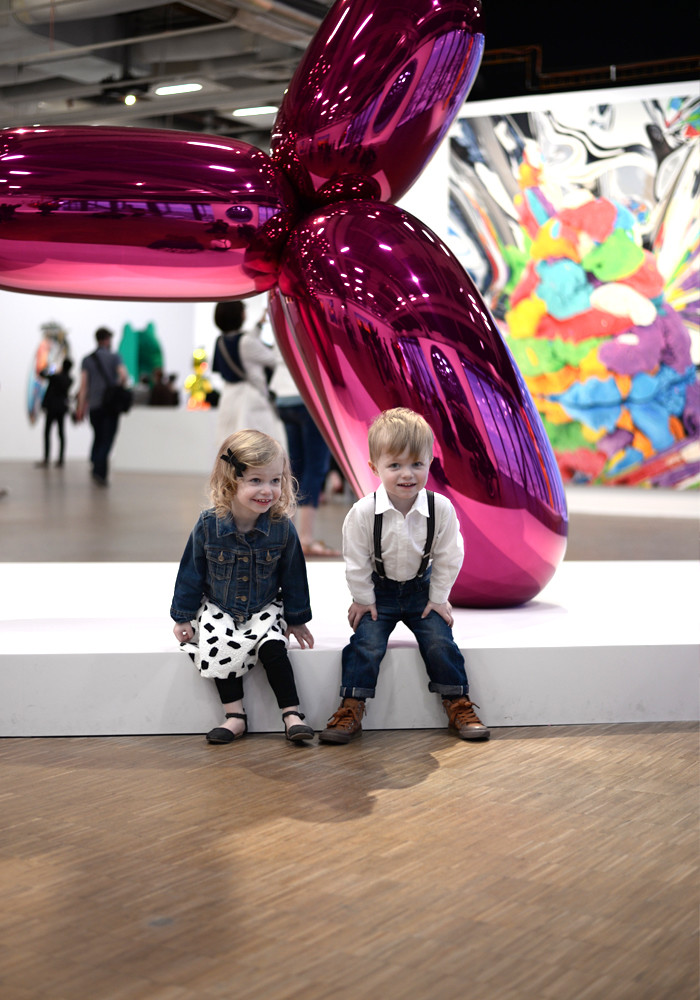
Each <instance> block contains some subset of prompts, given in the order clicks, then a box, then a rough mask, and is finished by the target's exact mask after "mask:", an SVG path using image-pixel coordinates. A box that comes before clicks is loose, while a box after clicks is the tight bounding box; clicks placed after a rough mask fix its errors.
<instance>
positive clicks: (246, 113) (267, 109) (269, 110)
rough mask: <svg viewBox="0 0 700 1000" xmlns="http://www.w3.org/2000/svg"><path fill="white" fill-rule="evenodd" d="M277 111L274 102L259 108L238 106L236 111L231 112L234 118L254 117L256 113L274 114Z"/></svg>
mask: <svg viewBox="0 0 700 1000" xmlns="http://www.w3.org/2000/svg"><path fill="white" fill-rule="evenodd" d="M278 111H279V108H277V107H276V106H275V105H274V104H266V105H265V106H264V107H261V108H238V110H237V111H232V112H231V114H232V115H233V117H234V118H256V117H257V116H258V115H276V114H277V112H278Z"/></svg>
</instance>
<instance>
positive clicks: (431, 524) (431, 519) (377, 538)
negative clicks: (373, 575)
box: [374, 490, 435, 577]
mask: <svg viewBox="0 0 700 1000" xmlns="http://www.w3.org/2000/svg"><path fill="white" fill-rule="evenodd" d="M425 492H426V494H427V497H428V530H427V532H426V536H425V547H424V549H423V558H422V560H421V564H420V569H419V570H418V572H417V573H416V576H423V574H424V573H425V571H426V569H427V568H428V563H429V562H430V550H431V549H432V547H433V538H434V537H435V494H434V493H433V491H432V490H426V491H425ZM376 496H377V494H376V493H375V498H376ZM383 516H384V515H383V514H377V513H376V512H375V515H374V562H375V568H376V570H377V573H378V574H379V576H384V577H385V576H386V573H385V572H384V560H383V559H382V519H383Z"/></svg>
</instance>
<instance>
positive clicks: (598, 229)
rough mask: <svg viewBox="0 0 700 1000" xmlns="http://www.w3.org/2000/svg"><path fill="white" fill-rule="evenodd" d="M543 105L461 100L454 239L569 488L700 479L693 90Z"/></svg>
mask: <svg viewBox="0 0 700 1000" xmlns="http://www.w3.org/2000/svg"><path fill="white" fill-rule="evenodd" d="M590 96H591V95H590V94H589V95H588V97H590ZM553 108H556V110H534V111H516V112H515V113H512V114H505V113H504V114H488V115H487V114H471V115H469V116H467V112H469V110H470V109H469V105H466V106H465V114H464V116H463V117H461V118H460V119H459V120H458V121H457V122H455V124H454V126H453V128H452V131H451V134H450V239H451V245H452V248H453V249H454V250H455V252H456V253H457V255H458V257H459V258H460V260H461V262H462V264H463V265H464V266H465V268H466V269H467V270H468V271H469V272H470V274H471V276H472V277H473V278H474V280H475V282H476V284H477V286H478V287H479V290H480V291H481V292H482V294H483V295H484V297H485V299H486V301H487V303H488V304H489V306H490V308H491V310H492V312H493V314H494V315H495V317H496V319H497V322H498V323H499V325H500V326H501V330H502V332H503V333H504V334H505V336H506V340H507V344H508V347H509V349H510V351H511V353H512V354H513V356H514V358H515V360H516V362H517V364H518V367H519V368H520V371H521V372H522V374H523V377H524V379H525V381H526V383H527V385H528V388H529V389H530V392H531V393H532V396H533V399H534V401H535V404H536V406H537V409H538V410H539V412H540V414H541V416H542V420H543V422H544V425H545V428H546V430H547V433H548V435H549V438H550V441H551V443H552V446H553V448H554V451H555V454H556V457H557V462H558V464H559V468H560V470H561V473H562V477H563V479H564V481H565V482H574V483H595V484H611V485H612V484H620V485H623V484H624V485H635V486H666V487H679V488H690V487H697V486H698V483H699V481H700V442H699V438H698V430H699V428H700V384H699V383H698V375H697V365H698V360H699V358H700V345H699V342H698V338H699V325H698V320H699V298H700V287H699V273H698V267H699V265H700V255H699V248H700V211H699V208H700V199H699V187H700V100H699V99H698V98H697V97H692V98H691V97H689V96H683V95H680V96H668V95H664V96H660V95H659V96H656V97H654V98H650V99H641V100H626V101H623V100H621V101H620V103H600V104H589V105H586V103H585V102H582V101H581V100H578V101H571V102H569V103H568V104H567V102H561V101H557V102H556V104H554V102H553Z"/></svg>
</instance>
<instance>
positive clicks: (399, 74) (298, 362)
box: [0, 0, 566, 606]
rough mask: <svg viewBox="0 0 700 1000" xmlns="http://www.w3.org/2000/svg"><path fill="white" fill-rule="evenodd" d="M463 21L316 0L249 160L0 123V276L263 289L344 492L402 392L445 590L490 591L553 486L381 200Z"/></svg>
mask: <svg viewBox="0 0 700 1000" xmlns="http://www.w3.org/2000/svg"><path fill="white" fill-rule="evenodd" d="M479 25H480V4H479V2H478V0H471V2H469V3H467V2H465V0H442V2H441V3H440V4H439V5H438V4H435V3H434V2H433V0H405V2H404V3H403V4H402V5H401V6H400V7H399V6H394V5H388V4H386V3H384V2H382V0H352V2H351V0H338V2H337V3H336V4H335V6H334V7H333V8H332V9H331V11H330V12H329V14H328V16H327V17H326V19H325V21H324V22H323V24H322V25H321V28H320V29H319V32H318V34H317V36H316V38H315V39H314V40H313V41H312V43H311V45H310V46H309V48H308V50H307V52H306V53H305V56H304V58H303V60H302V63H301V65H300V67H299V69H298V71H297V73H296V74H295V76H294V78H293V80H292V82H291V84H290V87H289V90H288V92H287V94H286V97H285V99H284V101H283V104H282V107H281V108H280V112H279V115H278V119H277V122H276V124H275V129H274V134H273V142H272V155H271V157H267V156H266V155H265V154H264V153H261V152H260V151H259V150H253V149H252V148H251V147H248V146H246V144H245V143H238V142H236V141H234V140H227V139H223V140H220V139H218V138H213V137H212V138H208V137H205V136H201V135H198V136H193V135H189V134H187V133H167V132H148V131H145V130H136V129H133V130H132V129H130V130H129V131H128V137H125V135H124V132H123V131H122V130H119V129H84V130H74V129H54V130H52V129H29V130H23V129H16V130H8V131H6V132H4V133H3V134H2V138H1V139H0V142H1V143H2V145H0V170H5V171H7V172H8V174H9V173H10V172H11V171H12V169H13V168H14V167H15V166H16V164H17V161H18V160H21V161H22V164H21V166H22V170H23V172H24V176H23V178H22V180H21V182H20V183H18V184H17V185H16V187H15V188H14V189H13V192H14V193H13V194H12V196H11V199H10V208H11V209H12V210H11V211H9V212H8V226H5V224H4V222H3V224H2V225H0V283H1V284H2V285H3V286H4V287H6V288H12V289H17V290H27V291H28V290H42V291H52V292H55V293H59V294H84V295H88V294H89V295H93V296H94V295H103V296H106V297H123V298H137V297H140V298H149V299H153V298H168V299H200V300H201V299H206V300H209V301H212V300H215V299H223V298H242V297H245V296H247V295H252V294H255V293H257V292H260V291H262V290H266V289H269V290H271V297H270V309H271V317H272V320H273V324H274V327H275V332H276V335H277V339H278V343H279V345H280V348H281V350H282V352H283V354H284V355H285V359H286V361H287V363H288V365H289V367H290V370H291V371H292V374H293V375H294V377H295V379H296V380H297V383H298V385H299V386H300V389H301V391H302V394H303V396H304V400H305V402H306V404H307V406H308V407H309V409H310V410H311V412H312V413H313V414H314V416H315V418H316V419H317V421H318V423H319V426H320V427H321V428H322V429H323V430H324V433H325V434H326V436H327V439H328V441H329V443H330V444H331V446H332V447H333V449H334V450H335V452H336V455H337V457H338V460H339V462H340V464H341V466H342V468H343V471H344V473H345V475H346V476H347V477H348V479H349V480H350V482H352V483H353V484H354V485H355V488H356V489H357V490H358V492H359V493H365V492H367V490H368V488H371V485H370V484H368V483H367V482H366V476H365V472H364V471H363V470H364V469H365V468H366V466H365V455H364V447H365V446H364V442H365V438H366V431H367V426H368V424H369V422H370V421H371V419H372V418H373V417H374V416H375V415H376V413H377V411H378V410H379V409H383V408H385V407H389V406H396V405H406V406H409V407H412V408H413V409H416V410H418V411H419V412H421V413H423V414H424V415H425V416H426V417H427V419H428V420H429V422H430V423H431V424H432V425H433V429H434V431H435V435H436V455H437V457H436V461H435V462H434V463H433V476H434V478H435V480H436V485H437V487H438V488H439V489H440V490H441V491H442V492H444V493H447V494H448V495H449V496H450V498H451V499H452V501H453V503H454V504H455V506H456V508H457V510H458V513H459V517H460V524H461V528H462V532H463V534H464V538H465V543H466V549H467V558H466V560H465V565H464V568H463V571H462V574H461V575H460V578H459V580H458V582H457V585H456V586H455V589H454V590H453V594H452V598H453V600H454V602H455V603H457V604H474V605H482V606H498V605H508V604H519V603H522V602H523V601H526V600H528V599H530V598H532V597H534V596H535V595H536V594H537V593H538V592H539V591H540V589H541V588H542V587H543V586H544V584H545V583H546V582H547V581H548V580H549V578H550V577H551V576H552V574H553V573H554V571H555V569H556V567H557V565H558V563H559V561H560V560H561V558H562V556H563V553H564V548H565V544H566V507H565V502H564V496H563V491H562V488H561V482H560V479H559V476H558V473H557V470H556V465H555V463H554V460H553V456H552V453H551V449H550V447H549V444H548V442H547V439H546V437H545V435H544V433H543V430H542V426H541V422H540V421H539V418H538V416H537V413H536V411H535V410H534V407H533V406H532V403H531V401H530V399H529V396H528V394H527V391H526V390H525V387H524V384H523V382H522V379H521V378H520V375H519V373H518V371H517V369H516V368H515V366H514V364H513V362H512V360H511V357H510V355H509V353H508V351H507V349H506V348H505V346H504V344H503V342H502V340H501V339H500V336H499V334H498V331H497V329H496V327H495V325H494V323H493V321H492V320H491V317H490V316H489V314H488V311H487V309H486V307H485V306H484V303H483V302H482V300H481V298H480V297H479V294H478V292H477V291H476V289H475V287H474V285H473V283H472V282H471V280H470V279H469V277H468V276H467V274H466V273H465V272H464V271H463V270H462V268H461V266H460V265H459V264H458V262H457V261H456V260H455V258H454V257H453V256H452V255H451V254H450V252H449V251H448V250H447V248H446V247H445V246H444V245H442V244H441V243H440V241H439V239H438V238H437V237H436V236H435V234H433V233H431V232H430V230H429V229H427V227H425V226H424V225H423V224H422V223H421V222H419V221H418V220H417V219H415V218H413V217H412V216H410V215H408V214H407V213H406V212H402V211H400V210H399V209H397V208H396V207H395V206H393V205H392V204H387V202H391V201H395V200H396V199H398V198H399V197H400V196H401V195H402V194H403V193H404V192H405V191H406V190H407V189H408V187H410V185H411V184H412V183H413V181H414V180H415V179H416V177H417V176H418V174H419V173H420V171H421V170H422V168H423V166H424V165H425V163H426V161H427V160H428V159H429V157H430V156H431V155H432V153H433V152H434V150H435V149H436V147H437V145H438V144H439V142H440V141H441V139H442V137H443V136H444V134H445V132H446V130H447V128H448V127H449V125H450V123H451V121H452V120H453V118H454V116H455V115H456V113H457V112H458V111H459V108H460V107H461V105H462V103H463V101H464V99H465V97H466V95H467V93H468V91H469V88H470V86H471V83H472V81H473V79H474V76H475V74H476V71H477V69H478V66H479V61H480V58H481V53H482V50H483V36H482V34H481V32H480V31H479ZM77 132H80V135H77V134H76V133H77ZM77 140H79V141H77ZM127 142H128V144H129V147H130V149H131V151H132V156H131V157H130V161H131V163H132V164H134V166H132V167H131V168H130V169H129V170H127V171H123V170H121V169H118V168H116V167H115V163H120V162H123V147H124V144H125V143H127ZM116 144H119V145H120V148H121V156H120V158H115V156H114V151H115V149H116ZM96 200H98V201H101V200H106V202H107V204H108V206H109V210H108V211H107V212H106V213H101V212H95V211H94V206H95V201H96ZM160 205H165V206H166V208H165V210H160V209H159V206H160ZM76 206H77V207H76ZM136 206H140V207H139V211H135V207H136ZM176 207H178V208H177V210H176ZM180 207H181V210H180ZM141 208H142V209H143V210H141ZM76 213H77V214H76ZM195 216H197V217H196V218H195ZM3 218H4V216H3ZM278 281H279V289H278V290H277V289H276V287H275V286H276V285H277V282H278Z"/></svg>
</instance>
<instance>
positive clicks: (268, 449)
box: [170, 430, 314, 743]
mask: <svg viewBox="0 0 700 1000" xmlns="http://www.w3.org/2000/svg"><path fill="white" fill-rule="evenodd" d="M209 496H210V499H211V503H212V506H211V507H210V508H209V509H207V510H204V511H202V513H201V514H200V515H199V519H198V521H197V523H196V525H195V526H194V529H193V530H192V533H191V535H190V537H189V541H188V542H187V547H186V548H185V552H184V554H183V556H182V560H181V562H180V568H179V570H178V574H177V580H176V582H175V593H174V596H173V603H172V607H171V608H170V616H171V618H173V619H174V621H175V622H176V624H175V627H174V629H173V632H174V634H175V637H176V638H177V639H178V640H179V641H180V646H181V648H182V649H184V650H185V651H186V652H189V654H190V656H191V658H192V660H193V661H194V663H195V664H196V666H197V668H198V670H199V672H200V674H201V675H202V677H213V678H214V681H215V683H216V687H217V689H218V692H219V697H220V698H221V701H222V703H223V707H224V711H225V713H226V721H225V722H224V723H223V725H221V726H218V727H217V728H216V729H212V730H211V732H209V733H207V740H208V741H209V743H232V742H233V741H234V740H237V739H240V738H241V737H242V736H245V734H246V732H247V731H248V722H247V719H246V715H245V713H244V712H243V675H244V674H245V673H247V671H248V670H250V668H251V667H253V666H254V665H255V663H256V662H257V660H258V659H259V660H260V662H261V663H262V665H263V667H264V668H265V671H266V673H267V678H268V680H269V682H270V687H271V688H272V690H273V692H274V694H275V697H276V699H277V704H278V705H279V707H280V709H281V710H282V719H283V722H284V726H285V736H286V738H287V739H288V740H290V741H291V742H293V743H302V742H303V741H304V740H311V739H313V736H314V731H313V729H312V728H311V727H310V726H307V725H305V723H304V721H303V720H304V716H303V715H302V713H301V712H300V711H299V698H298V697H297V690H296V685H295V683H294V674H293V672H292V665H291V663H290V661H289V656H288V655H287V646H288V641H287V639H288V637H289V636H290V635H293V636H294V637H295V638H296V640H297V642H298V643H299V645H300V646H301V648H302V649H304V648H305V647H306V646H308V647H309V648H312V647H313V644H314V640H313V636H312V635H311V633H310V632H309V630H308V628H307V627H306V624H305V623H306V622H308V621H310V619H311V607H310V602H309V586H308V582H307V579H306V564H305V562H304V556H303V554H302V551H301V545H300V543H299V538H298V535H297V533H296V530H295V528H294V525H293V524H292V521H291V516H292V514H293V513H294V507H295V496H294V481H293V479H292V477H291V474H290V470H289V461H288V459H287V456H286V454H285V452H284V450H283V448H282V446H281V445H280V444H278V443H277V441H275V440H274V438H271V437H269V436H268V435H267V434H262V433H261V432H260V431H253V430H243V431H237V432H236V433H235V434H231V435H230V436H229V437H227V438H226V440H225V441H224V443H223V447H222V450H221V453H220V454H219V456H218V457H217V459H216V462H215V463H214V469H213V471H212V474H211V479H210V481H209ZM193 647H194V648H193Z"/></svg>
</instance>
